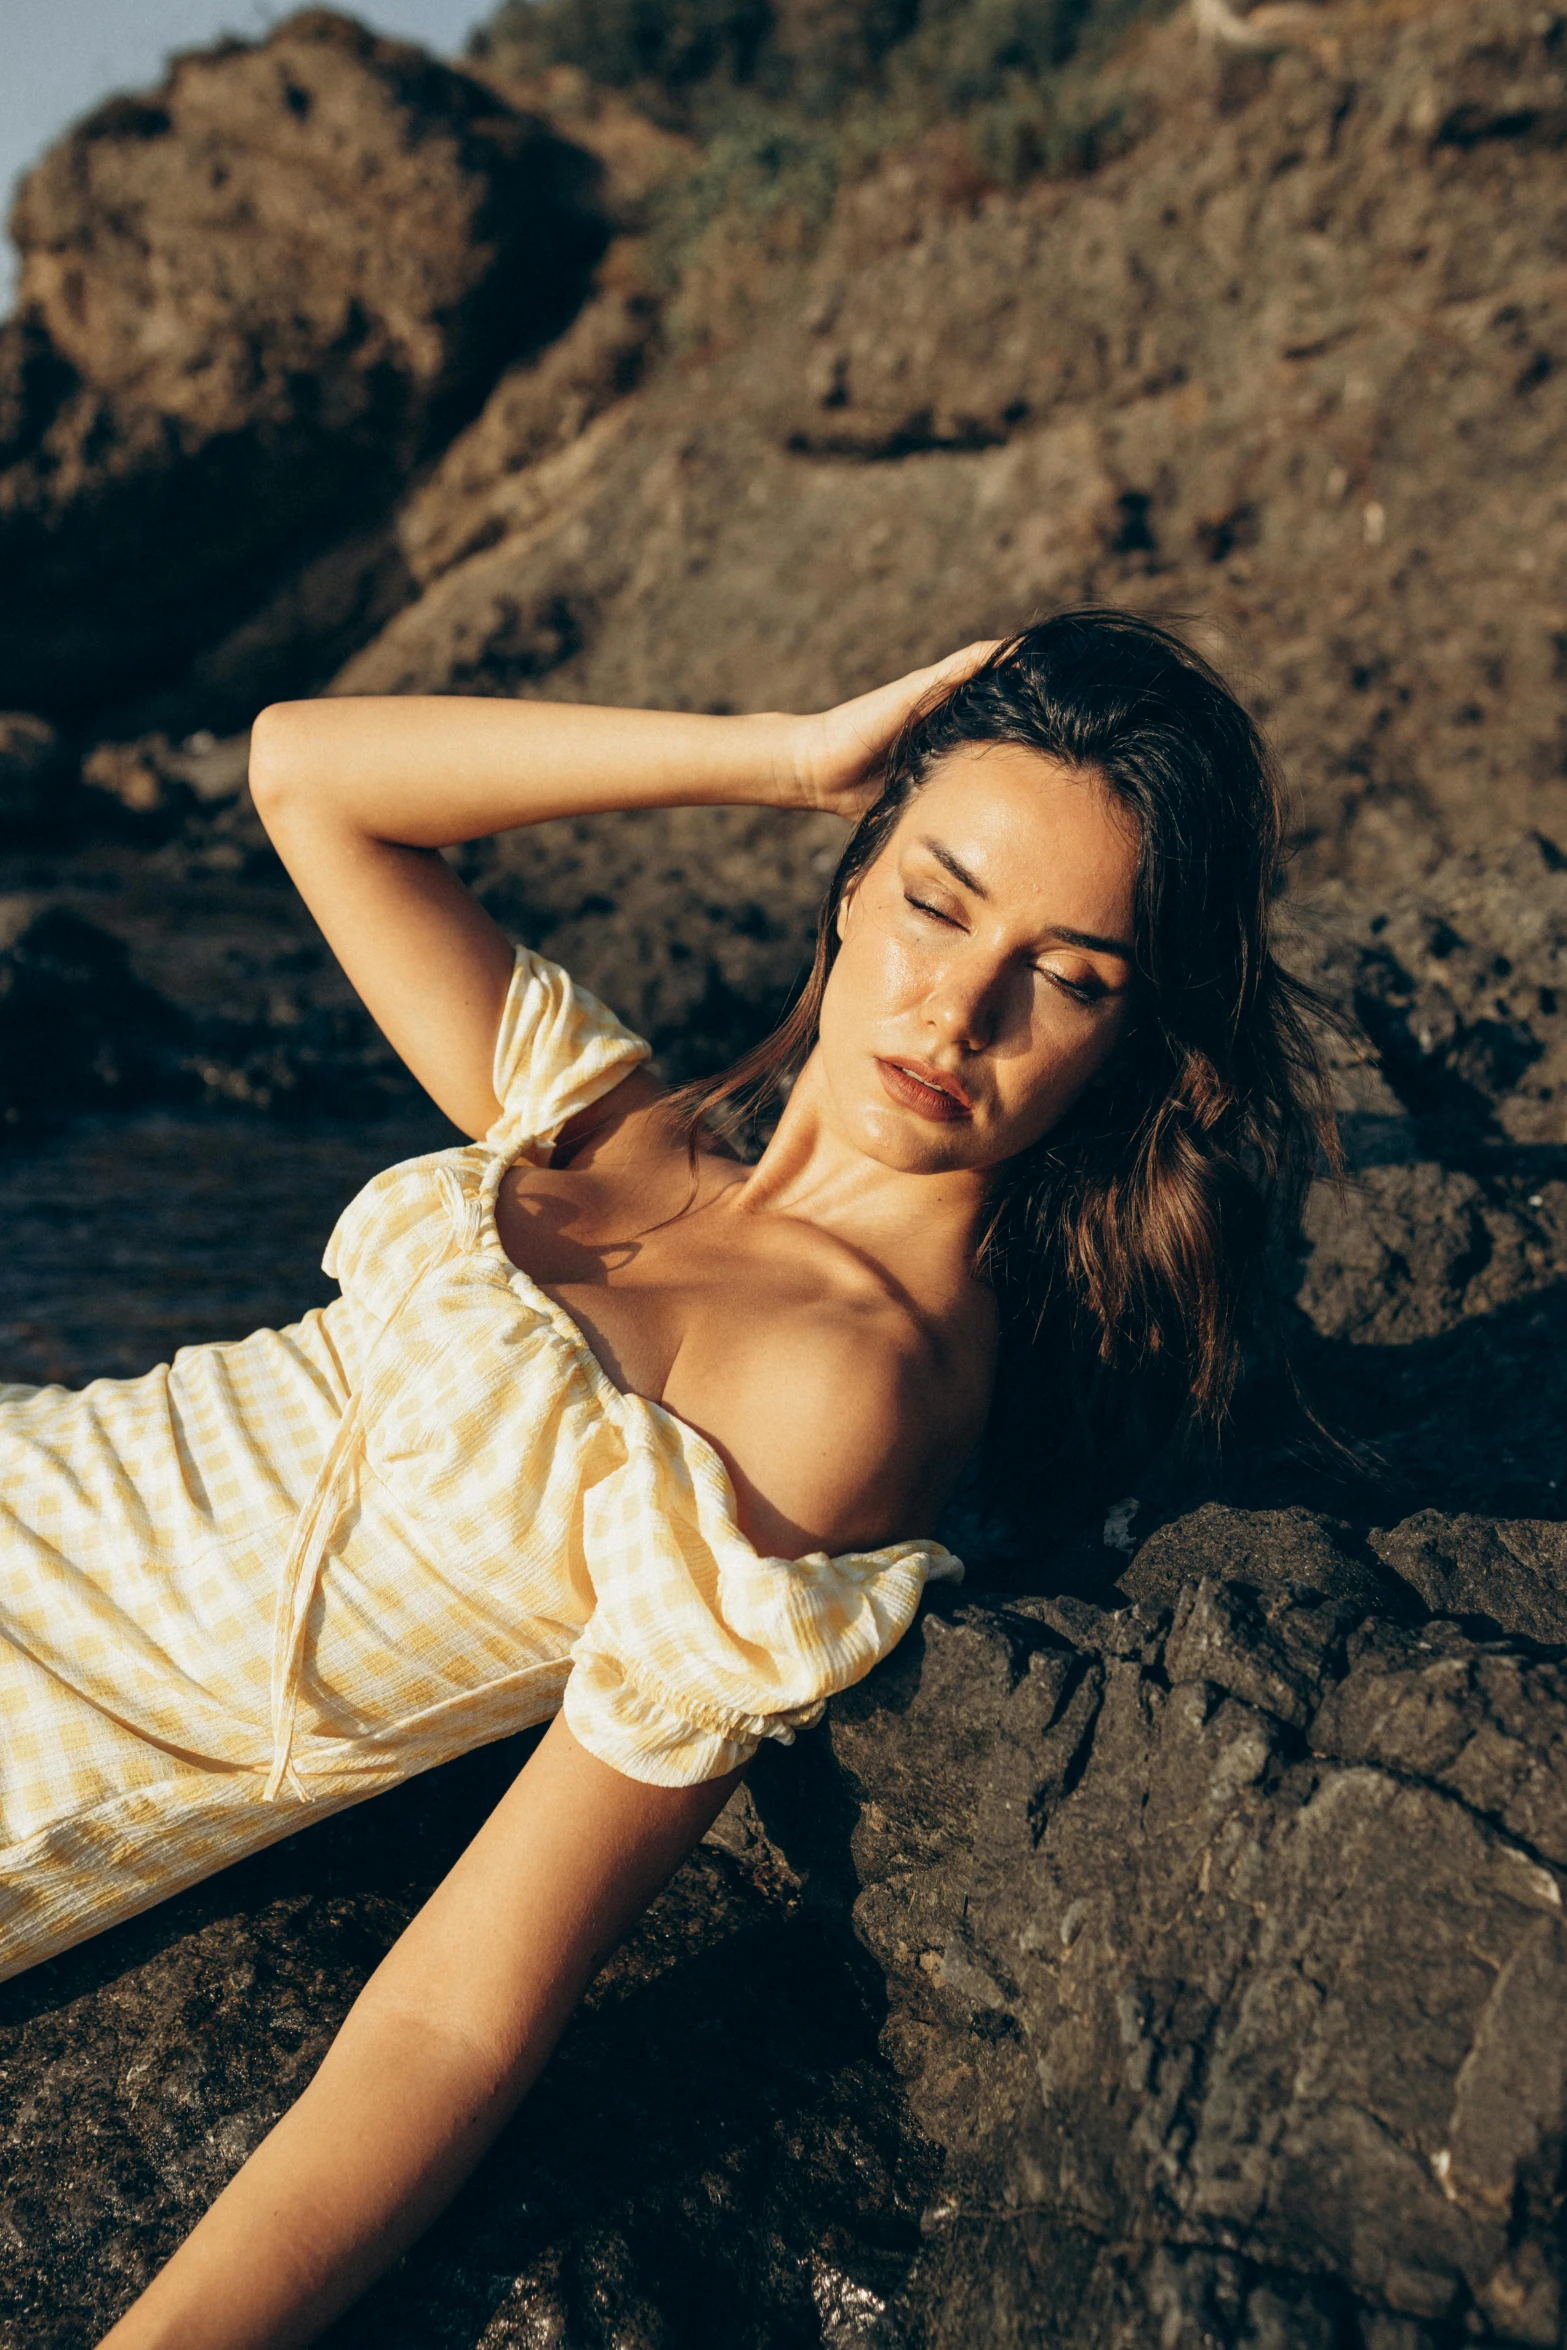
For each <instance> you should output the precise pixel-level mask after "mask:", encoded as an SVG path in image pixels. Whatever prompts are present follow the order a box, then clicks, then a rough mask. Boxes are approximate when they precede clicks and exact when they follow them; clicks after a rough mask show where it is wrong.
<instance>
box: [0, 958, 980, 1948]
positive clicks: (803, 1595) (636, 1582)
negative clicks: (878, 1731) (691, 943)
mask: <svg viewBox="0 0 1567 2350" xmlns="http://www.w3.org/2000/svg"><path fill="white" fill-rule="evenodd" d="M647 1049H648V1048H647V1046H646V1045H645V1044H643V1043H642V1042H641V1040H640V1039H639V1038H637V1037H635V1036H633V1035H632V1034H631V1033H630V1032H629V1030H627V1029H625V1028H624V1027H622V1026H621V1024H620V1023H619V1021H617V1020H616V1019H615V1018H614V1017H613V1015H612V1014H610V1013H609V1012H607V1011H606V1010H605V1009H604V1007H603V1006H602V1005H601V1004H599V1003H598V1002H597V1001H596V1000H595V999H594V998H593V997H592V996H591V995H589V994H588V993H587V992H586V990H584V989H581V988H577V987H574V986H573V984H572V982H571V980H570V979H569V978H568V977H567V976H566V974H565V973H564V972H563V971H561V970H559V969H557V968H556V966H555V965H553V964H551V963H548V962H545V961H544V960H543V959H542V958H541V957H539V956H536V955H532V954H530V953H528V952H527V951H526V950H525V949H520V950H519V952H518V957H517V969H516V973H515V976H514V979H513V982H512V987H511V990H510V993H509V995H508V998H507V1003H506V1009H505V1013H504V1015H503V1018H502V1022H501V1028H500V1032H499V1035H498V1037H497V1042H496V1055H495V1089H496V1095H497V1098H498V1099H499V1100H500V1101H501V1103H502V1104H503V1105H504V1107H503V1110H502V1114H501V1117H500V1118H499V1120H498V1121H497V1123H496V1125H495V1126H494V1127H493V1128H492V1130H491V1132H490V1133H489V1134H488V1135H487V1136H486V1137H485V1139H484V1141H483V1142H482V1143H475V1144H472V1145H470V1146H469V1147H468V1148H466V1149H460V1150H453V1151H443V1152H438V1153H436V1154H434V1155H433V1156H431V1157H428V1158H422V1159H414V1160H410V1161H408V1162H407V1163H405V1164H404V1165H402V1166H397V1167H392V1168H390V1169H388V1170H387V1172H386V1173H385V1174H383V1175H380V1176H378V1177H377V1178H376V1179H375V1180H374V1182H372V1183H370V1184H369V1185H367V1186H366V1188H365V1189H364V1190H363V1191H362V1192H361V1193H360V1194H359V1196H358V1198H357V1199H355V1200H354V1201H353V1203H352V1204H351V1205H350V1207H349V1208H348V1209H347V1211H346V1213H345V1214H344V1215H343V1217H342V1219H341V1220H340V1222H339V1224H338V1226H337V1229H336V1231H335V1232H334V1234H333V1236H332V1241H331V1245H330V1247H329V1249H328V1251H327V1255H326V1260H325V1262H326V1269H327V1271H328V1272H329V1273H330V1274H332V1275H333V1276H334V1277H335V1278H336V1280H337V1281H338V1283H339V1285H340V1288H341V1291H342V1295H341V1296H340V1297H339V1298H338V1299H337V1300H336V1301H335V1302H334V1303H333V1304H332V1305H330V1306H327V1307H326V1308H324V1309H322V1310H318V1311H316V1312H313V1313H310V1314H307V1315H306V1316H305V1318H304V1320H303V1321H301V1322H297V1323H295V1324H294V1325H293V1326H292V1327H291V1328H289V1329H286V1330H261V1331H257V1332H256V1334H255V1335H254V1337H251V1338H247V1339H245V1340H244V1341H243V1342H242V1343H240V1344H238V1345H232V1346H200V1347H186V1348H184V1349H182V1350H181V1351H180V1353H178V1354H177V1355H176V1356H175V1358H174V1361H173V1362H172V1364H167V1365H162V1366H160V1367H159V1368H158V1369H157V1370H154V1371H149V1372H148V1373H147V1375H146V1376H145V1377H144V1378H141V1379H131V1380H106V1379H104V1380H97V1381H95V1382H94V1383H93V1384H92V1385H91V1386H89V1387H87V1388H85V1389H83V1390H82V1391H80V1392H79V1393H77V1392H71V1391H69V1390H67V1389H64V1388H58V1387H49V1388H20V1387H9V1388H0V1560H3V1565H0V1635H3V1638H0V1976H3V1975H8V1974H14V1973H16V1972H17V1971H19V1970H20V1969H21V1968H23V1967H26V1966H30V1965H33V1964H34V1963H36V1961H38V1960H39V1959H42V1958H45V1957H47V1956H49V1955H50V1954H51V1953H52V1952H54V1951H57V1950H61V1949H64V1948H66V1947H67V1946H69V1945H70V1944H71V1943H74V1942H78V1941H81V1940H83V1939H84V1938H85V1937H86V1936H88V1935H89V1934H94V1933H97V1932H99V1931H100V1930H101V1929H102V1928H104V1927H106V1926H109V1925H112V1924H113V1923H115V1922H116V1921H117V1920H118V1919H121V1918H124V1917H127V1916H129V1915H130V1914H132V1913H133V1912H134V1911H136V1910H139V1909H144V1908H146V1907H147V1906H148V1905H149V1904H151V1903H152V1902H155V1901H158V1900H161V1899H163V1898H164V1897H165V1896H166V1895H168V1894H170V1893H173V1892H175V1891H177V1890H178V1889H179V1888H180V1887H181V1886H183V1885H187V1884H190V1883H192V1882H193V1881H194V1880H195V1879H197V1878H199V1877H203V1876H206V1875H208V1874H209V1873H210V1872H211V1871H212V1870H214V1869H218V1868H221V1867H222V1866H224V1865H225V1863H227V1862H229V1861H233V1860H237V1859H239V1858H240V1857H241V1856H242V1855H243V1854H245V1853H247V1852H251V1851H254V1850H256V1849H257V1848H258V1847H260V1846H261V1845H264V1844H268V1843H270V1842H272V1841H273V1840H274V1839H276V1838H278V1837H281V1836H286V1835H288V1834H290V1833H291V1832H292V1831H293V1830H295V1829H296V1828H298V1827H299V1826H301V1825H302V1824H303V1823H304V1822H306V1821H307V1820H309V1819H312V1818H315V1817H318V1816H320V1815H322V1814H324V1813H326V1812H329V1811H333V1810H337V1809H339V1808H341V1807H342V1806H343V1805H345V1804H349V1803H355V1802H358V1801H360V1800H361V1799H362V1798H364V1797H365V1796H368V1795H374V1794H376V1793H378V1792H380V1790H381V1789H383V1788H386V1787H390V1786H392V1785H393V1784H395V1783H396V1782H397V1781H398V1780H400V1779H404V1778H407V1777H409V1776H410V1775H411V1774H412V1773H414V1772H416V1771H422V1770H428V1769H430V1768H431V1767H432V1766H433V1765H435V1764H437V1763H441V1762H444V1761H446V1760H447V1759H448V1758H449V1757H451V1756H452V1755H455V1754H458V1753H461V1752H462V1751H464V1750H465V1749H467V1748H469V1747H473V1746H478V1745H481V1744H483V1743H484V1742H485V1741H487V1740H489V1739H494V1738H504V1737H507V1736H509V1735H510V1734H511V1733H512V1732H513V1731H516V1730H520V1729H524V1728H526V1727H527V1726H529V1725H530V1724H532V1723H536V1722H539V1721H543V1720H544V1719H546V1718H547V1717H548V1716H550V1715H551V1714H553V1713H555V1712H556V1711H557V1710H558V1709H559V1708H560V1706H561V1704H562V1700H563V1699H564V1703H565V1710H566V1715H567V1719H568V1720H569V1721H570V1723H571V1726H572V1729H573V1731H574V1732H575V1733H576V1735H577V1737H578V1738H579V1739H580V1740H581V1741H582V1743H583V1744H584V1745H585V1746H586V1747H588V1748H589V1749H590V1751H591V1752H592V1753H594V1754H596V1755H598V1756H599V1757H600V1758H601V1759H602V1760H603V1761H605V1762H606V1763H609V1764H611V1765H612V1766H613V1767H614V1768H615V1769H617V1770H620V1771H623V1772H625V1773H627V1774H628V1775H629V1776H630V1777H632V1778H636V1779H641V1780H645V1781H647V1782H650V1783H651V1784H654V1785H658V1786H687V1785H691V1784H694V1783H696V1782H697V1781H700V1780H703V1779H708V1778H713V1777H716V1776H717V1775H718V1774H719V1773H721V1772H723V1771H726V1770H729V1769H732V1768H733V1767H734V1766H735V1765H737V1764H739V1763H742V1762H744V1761H745V1760H746V1759H747V1758H748V1757H749V1756H750V1755H751V1754H752V1753H753V1752H754V1751H755V1748H756V1744H757V1742H758V1740H760V1739H762V1738H764V1737H772V1738H783V1739H785V1740H787V1739H788V1738H789V1737H790V1736H791V1734H792V1732H793V1730H794V1728H795V1727H797V1726H798V1725H800V1724H803V1723H806V1722H809V1721H812V1720H814V1719H815V1718H816V1716H817V1715H818V1714H819V1712H820V1710H821V1706H822V1703H823V1701H824V1699H825V1698H826V1697H827V1696H828V1695H829V1694H830V1693H831V1692H832V1691H833V1690H835V1689H840V1688H843V1687H846V1686H847V1685H848V1684H849V1683H850V1682H853V1681H856V1680H858V1679H859V1678H860V1677H861V1676H862V1675H863V1674H865V1673H867V1672H868V1671H869V1670H870V1668H871V1666H872V1665H873V1664H875V1663H876V1661H877V1659H878V1658H879V1657H881V1656H883V1655H885V1653H886V1652H887V1650H888V1649H889V1648H891V1647H892V1645H893V1643H894V1642H895V1641H896V1640H897V1639H898V1638H899V1637H900V1635H901V1634H902V1633H903V1632H904V1631H905V1630H906V1628H907V1626H908V1624H909V1622H910V1620H911V1618H912V1616H913V1614H914V1610H915V1607H916V1606H917V1604H918V1600H919V1595H920V1591H921V1588H922V1586H923V1584H924V1582H925V1581H926V1579H927V1578H928V1577H930V1576H932V1575H955V1574H959V1573H961V1568H960V1567H959V1566H958V1563H957V1561H956V1560H955V1559H953V1558H952V1556H951V1554H950V1553H949V1552H947V1551H945V1550H944V1549H943V1548H942V1547H941V1545H940V1544H939V1543H935V1542H904V1543H898V1544H894V1545H893V1546H891V1547H890V1548H888V1549H885V1550H879V1551H874V1552H868V1553H865V1554H862V1555H854V1556H848V1557H843V1558H828V1557H827V1556H825V1554H817V1555H814V1556H812V1557H809V1558H804V1559H797V1560H787V1559H770V1558H762V1557H759V1556H758V1554H757V1553H756V1552H755V1551H754V1550H753V1549H752V1548H751V1546H750V1545H749V1544H748V1543H747V1542H746V1541H745V1540H744V1538H743V1537H742V1535H741V1534H740V1532H739V1530H738V1529H737V1527H736V1525H735V1521H734V1498H733V1494H732V1492H731V1489H730V1485H729V1480H728V1477H727V1475H726V1473H725V1471H724V1468H723V1464H722V1462H721V1461H720V1460H719V1458H718V1456H717V1454H716V1453H715V1452H714V1451H713V1449H712V1447H711V1445H709V1444H708V1443H707V1442H706V1441H705V1439H704V1438H702V1437H701V1436H699V1435H697V1434H696V1432H695V1431H694V1430H693V1429H691V1428H688V1427H686V1426H685V1425H684V1423H683V1422H681V1421H680V1420H678V1419H676V1418H675V1417H674V1416H673V1414H671V1413H670V1412H667V1411H665V1410H663V1409H662V1408H661V1407H660V1406H659V1405H656V1404H652V1403H648V1402H646V1401H644V1400H643V1399H642V1398H641V1397H639V1396H634V1395H623V1394H621V1393H620V1391H619V1390H618V1389H617V1388H616V1387H615V1386H614V1385H613V1383H612V1382H611V1381H610V1380H609V1379H608V1378H607V1377H606V1375H605V1373H604V1372H603V1370H602V1369H601V1368H600V1366H599V1364H598V1362H597V1360H596V1358H595V1357H594V1355H593V1354H592V1352H591V1351H590V1349H589V1348H588V1346H587V1344H586V1342H585V1340H584V1339H583V1337H582V1334H581V1332H580V1331H579V1330H578V1328H577V1326H576V1324H575V1323H574V1322H573V1321H572V1320H571V1319H570V1317H569V1316H568V1315H567V1314H566V1313H564V1312H563V1311H562V1310H561V1308H560V1307H559V1306H557V1305H556V1304H555V1303H554V1301H553V1300H552V1299H550V1298H549V1297H547V1296H546V1295H545V1294H544V1292H543V1291H542V1290H541V1289H539V1288H538V1287H537V1286H536V1285H535V1284H534V1283H533V1282H532V1281H530V1280H529V1278H528V1277H527V1275H526V1274H524V1273H522V1272H519V1271H518V1270H517V1268H516V1267H515V1266H513V1265H512V1264H511V1263H510V1261H509V1260H508V1258H507V1257H506V1255H505V1254H504V1252H503V1250H502V1248H501V1245H500V1240H499V1236H498V1234H497V1232H496V1228H495V1217H494V1203H495V1195H496V1191H497V1188H498V1186H499V1183H500V1180H501V1177H502V1175H503V1174H504V1173H505V1171H506V1169H507V1167H508V1166H510V1165H511V1164H512V1162H513V1161H514V1160H516V1159H518V1158H528V1159H532V1160H534V1161H535V1162H537V1163H543V1162H544V1161H546V1160H547V1158H548V1156H549V1153H550V1150H551V1149H552V1147H553V1144H554V1141H555V1138H556V1136H557V1135H558V1133H559V1132H560V1129H561V1127H562V1126H563V1125H564V1124H565V1123H566V1121H567V1119H569V1118H570V1117H571V1116H572V1115H573V1114H574V1113H575V1112H576V1111H578V1110H580V1109H582V1108H584V1107H586V1106H587V1104H589V1103H590V1102H593V1101H595V1100H597V1099H598V1098H599V1097H600V1096H601V1095H602V1094H604V1093H606V1092H607V1091H608V1090H609V1089H610V1087H611V1086H613V1085H614V1084H616V1083H617V1082H618V1081H619V1079H620V1078H621V1077H622V1076H624V1075H625V1074H626V1073H627V1071H628V1070H630V1069H631V1068H633V1067H634V1066H635V1065H636V1063H637V1062H639V1061H640V1060H642V1059H643V1058H644V1057H645V1055H646V1053H647Z"/></svg>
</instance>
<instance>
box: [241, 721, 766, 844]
mask: <svg viewBox="0 0 1567 2350" xmlns="http://www.w3.org/2000/svg"><path fill="white" fill-rule="evenodd" d="M799 725H800V722H799V721H798V720H796V719H792V718H786V717H779V716H761V717H751V718H713V717H707V716H704V715H702V714H700V713H688V712H684V711H674V710H608V709H593V708H589V707H585V706H582V705H578V704H571V703H560V702H518V701H498V700H490V699H466V700H465V699H461V698H458V697H455V696H446V695H408V696H375V697H365V698H362V699H324V700H319V701H311V702H280V703H276V704H274V706H273V707H272V708H271V709H269V710H264V711H263V712H262V713H261V716H260V718H259V719H258V720H257V721H256V727H255V732H254V735H253V738H252V745H251V787H252V790H253V792H254V793H255V795H256V798H257V802H258V805H260V806H261V807H262V808H263V810H264V812H266V813H267V815H268V820H269V822H273V821H274V820H275V819H283V820H286V822H287V823H289V824H295V825H297V824H299V823H303V822H313V823H317V824H320V823H324V822H331V823H335V824H337V825H340V826H346V827H349V828H351V829H353V830H354V831H356V832H358V833H361V834H362V835H364V836H365V837H367V838H369V839H371V840H376V841H389V842H398V843H402V844H405V845H406V846H408V847H413V848H445V847H448V846H450V845H451V844H452V843H454V842H457V841H465V840H476V839H478V838H480V837H482V836H483V835H484V834H487V833H492V832H504V831H507V830H509V829H511V828H513V827H516V826H519V825H527V824H542V823H544V822H545V821H547V820H548V819H549V818H551V817H556V816H572V815H597V814H602V813H604V812H605V811H607V810H613V809H625V808H661V807H672V806H682V807H685V806H701V805H708V804H720V805H721V804H725V803H728V802H734V801H739V802H758V803H762V804H774V803H778V804H788V803H789V801H790V800H791V799H792V798H795V797H797V796H798V794H799V791H800V789H801V786H800V784H799V781H798V776H797V736H798V729H799Z"/></svg>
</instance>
